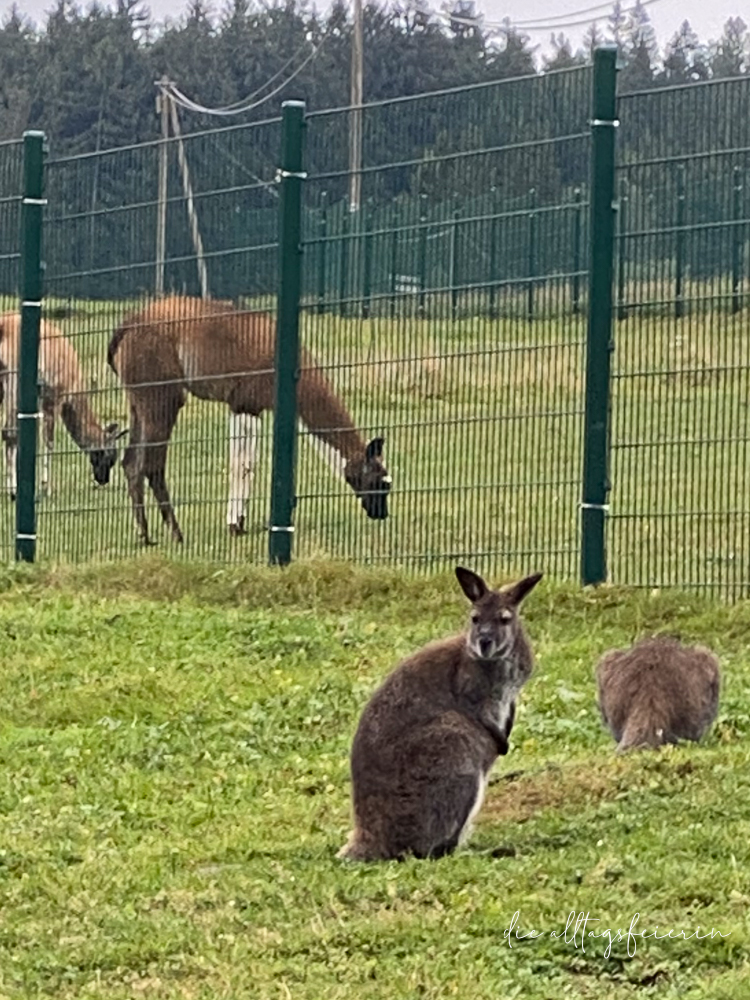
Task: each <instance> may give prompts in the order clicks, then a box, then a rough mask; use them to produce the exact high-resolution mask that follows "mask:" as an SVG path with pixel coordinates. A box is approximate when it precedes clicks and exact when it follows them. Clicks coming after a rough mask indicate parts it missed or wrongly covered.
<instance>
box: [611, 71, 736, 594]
mask: <svg viewBox="0 0 750 1000" xmlns="http://www.w3.org/2000/svg"><path fill="white" fill-rule="evenodd" d="M620 119H621V122H622V126H621V131H622V134H621V135H620V137H619V140H620V162H619V167H618V171H617V173H618V178H617V180H618V191H619V199H620V206H621V209H620V213H619V214H620V219H619V222H620V225H619V236H618V254H619V260H618V268H617V296H616V297H617V308H616V326H615V333H614V337H615V343H616V351H615V355H614V357H615V365H614V372H613V394H612V414H613V427H612V453H611V462H612V484H613V493H612V514H611V517H610V521H609V543H610V549H611V559H610V565H611V571H612V579H613V580H615V581H617V582H622V583H630V584H639V585H651V586H664V585H683V586H700V587H708V588H711V589H713V590H716V591H720V592H722V593H725V594H729V595H740V594H745V593H747V590H748V585H749V584H750V552H749V550H748V542H750V473H749V472H748V423H747V405H748V399H749V398H750V395H749V391H750V340H749V339H748V334H749V331H748V301H749V300H748V284H747V275H748V257H747V243H748V237H749V236H750V191H749V190H748V180H750V79H748V78H744V79H743V78H740V79H734V80H726V81H721V82H712V83H708V84H702V85H698V86H691V87H671V88H668V89H665V90H657V91H649V92H643V93H636V94H632V95H626V96H623V97H621V98H620Z"/></svg>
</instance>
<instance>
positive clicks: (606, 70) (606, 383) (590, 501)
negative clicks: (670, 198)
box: [581, 46, 618, 585]
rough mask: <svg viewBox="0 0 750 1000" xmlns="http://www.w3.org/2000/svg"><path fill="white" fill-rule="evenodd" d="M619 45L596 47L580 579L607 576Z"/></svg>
mask: <svg viewBox="0 0 750 1000" xmlns="http://www.w3.org/2000/svg"><path fill="white" fill-rule="evenodd" d="M616 59H617V49H616V48H615V47H610V46H606V47H601V48H598V49H596V50H595V52H594V86H593V102H592V104H593V106H592V112H593V114H592V121H591V206H590V226H589V233H590V235H589V241H590V243H589V253H590V266H589V309H588V328H587V337H586V400H585V414H584V442H583V497H582V501H581V582H582V583H583V584H584V585H585V584H590V583H601V582H602V581H604V580H606V578H607V560H606V539H605V529H606V521H605V516H606V511H607V494H608V492H609V488H610V484H609V480H608V458H609V455H608V451H609V402H610V362H611V349H612V278H613V269H614V245H615V206H614V196H615V128H616V126H617V124H618V123H617V120H616V118H615V110H616V108H615V106H616V89H617V70H616Z"/></svg>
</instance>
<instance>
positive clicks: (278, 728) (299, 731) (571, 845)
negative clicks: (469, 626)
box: [0, 558, 750, 1000]
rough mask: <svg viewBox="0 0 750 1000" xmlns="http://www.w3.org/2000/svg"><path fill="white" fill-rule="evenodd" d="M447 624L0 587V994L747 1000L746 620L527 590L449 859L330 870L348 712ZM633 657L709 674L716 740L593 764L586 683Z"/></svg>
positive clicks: (213, 589)
mask: <svg viewBox="0 0 750 1000" xmlns="http://www.w3.org/2000/svg"><path fill="white" fill-rule="evenodd" d="M464 611H465V607H464V600H463V598H462V596H461V595H460V593H459V590H458V587H457V586H456V585H455V582H453V581H452V580H451V578H450V577H449V576H445V577H440V578H429V579H426V580H414V579H413V578H408V577H406V576H401V575H400V574H398V573H397V572H395V571H382V572H378V571H365V570H359V569H353V568H350V567H346V566H340V565H339V566H337V565H334V564H330V563H326V564H317V565H316V564H299V565H296V566H294V567H292V568H291V569H290V570H289V571H285V572H278V573H276V572H272V571H269V570H265V569H258V568H257V567H250V568H248V569H242V568H237V569H229V570H228V569H224V568H220V567H214V566H209V565H206V566H202V567H190V566H186V565H179V564H175V563H170V562H168V561H166V560H165V561H160V560H159V559H150V558H148V559H147V558H144V559H142V560H138V561H134V562H132V563H125V564H120V565H115V566H103V567H98V568H79V569H59V570H57V569H30V570H29V569H26V568H21V569H15V568H14V569H12V570H6V571H4V572H3V574H2V576H0V691H1V692H2V698H0V913H1V914H2V917H1V919H0V996H2V997H12V998H16V997H18V998H21V997H22V998H24V1000H26V998H36V997H49V996H54V997H56V998H61V1000H67V998H73V997H75V998H79V997H88V996H91V997H96V998H99V997H101V998H105V1000H110V998H125V997H127V998H132V997H141V996H142V997H154V998H169V1000H172V998H183V997H186V998H201V1000H208V998H211V1000H217V998H232V1000H237V998H244V997H247V998H253V1000H255V998H263V1000H265V998H269V1000H272V998H288V997H292V998H294V1000H320V998H323V997H325V998H335V1000H338V998H342V1000H343V998H347V1000H348V998H351V997H353V996H357V997H371V998H378V1000H405V998H409V1000H411V998H438V997H439V998H443V997H450V996H457V997H472V998H478V1000H490V998H492V1000H495V998H497V997H500V996H502V997H513V996H523V997H524V998H527V1000H559V998H563V997H576V998H577V997H580V998H605V997H606V998H609V997H612V998H615V1000H621V998H622V1000H624V998H630V997H636V996H637V997H644V996H645V997H652V996H653V997H664V998H677V997H679V998H680V1000H702V998H711V1000H729V998H737V1000H740V998H742V1000H745V998H747V997H748V996H750V966H748V959H747V955H748V943H749V939H750V918H749V917H748V912H749V905H750V865H749V862H750V846H749V845H750V807H748V801H749V800H750V795H749V794H748V792H749V791H750V748H749V743H748V740H749V739H750V694H748V680H750V666H749V658H748V645H749V644H750V604H747V603H740V604H737V605H734V606H732V607H728V606H720V605H713V604H711V603H709V602H708V601H707V600H704V599H702V598H700V597H696V596H686V595H683V594H679V593H648V592H637V593H627V592H625V591H622V590H616V589H613V588H604V589H601V590H598V591H595V592H583V591H580V590H577V589H576V588H572V587H561V586H558V585H555V584H554V583H550V582H548V581H544V582H543V583H542V584H541V585H540V587H539V588H538V589H537V591H535V593H534V594H533V595H532V597H530V598H529V601H528V607H527V609H526V621H527V625H528V631H529V633H530V635H531V637H532V640H533V642H534V646H535V649H536V651H537V661H538V663H537V671H536V674H535V676H534V678H533V679H532V681H531V682H530V683H529V685H528V687H527V689H526V690H525V692H524V694H523V696H522V700H521V704H520V705H519V711H518V716H517V724H516V728H515V729H514V732H513V746H512V749H511V753H510V754H509V756H508V757H506V758H504V759H503V760H501V761H500V762H499V764H498V766H497V768H496V773H495V776H494V780H493V782H492V784H491V786H490V790H489V793H488V797H487V801H486V804H485V808H484V810H483V812H482V813H481V815H480V817H479V821H478V823H477V827H476V831H475V834H474V836H473V838H472V840H471V841H470V842H469V844H468V846H467V847H466V848H465V849H464V850H463V851H461V852H459V853H457V854H456V855H455V856H453V857H451V858H445V859H442V860H440V861H438V862H433V863H420V862H406V863H404V864H401V865H399V864H388V865H379V866H364V867H356V866H347V865H344V864H342V863H341V862H338V861H337V860H336V859H335V852H336V850H337V849H338V847H339V846H340V845H341V844H342V843H343V840H344V838H345V836H346V832H347V830H348V826H349V818H350V817H349V801H348V796H349V783H348V766H347V754H348V748H349V744H350V740H351V736H352V733H353V729H354V726H355V724H356V720H357V717H358V714H359V712H360V710H361V708H362V706H363V705H364V703H365V701H366V699H367V697H368V694H369V692H370V691H371V690H372V689H373V687H374V686H375V684H376V683H377V682H378V680H379V679H380V678H381V677H382V676H383V675H384V674H385V673H386V672H387V671H388V670H389V669H390V668H391V667H392V666H393V665H394V664H395V662H397V660H398V659H399V658H400V657H401V656H403V655H405V654H406V653H407V652H409V651H410V650H412V649H414V648H415V647H416V646H418V645H419V644H421V643H423V642H424V641H426V640H427V639H430V638H434V637H435V636H439V635H441V634H445V633H447V632H450V631H452V630H454V629H456V628H460V627H461V623H462V620H463V615H464ZM657 631H667V632H669V633H671V634H676V635H679V636H681V637H682V638H684V639H686V640H700V641H701V642H703V643H706V644H707V645H709V646H712V647H713V648H714V649H715V650H716V651H717V652H718V653H719V655H720V657H721V659H722V665H723V668H724V674H725V677H724V687H723V692H722V704H721V710H720V717H719V720H718V722H717V724H716V726H715V727H714V729H713V731H712V733H711V734H710V736H709V737H708V738H707V740H706V742H705V744H703V745H701V746H697V747H693V746H691V747H678V748H669V749H668V750H665V751H662V752H661V753H648V754H643V753H642V754H631V755H627V756H625V757H621V758H616V757H615V756H614V753H613V749H614V744H613V742H612V741H611V740H610V739H609V738H608V736H607V734H606V733H605V732H604V730H603V729H602V727H601V724H600V721H599V717H598V711H597V708H596V705H595V699H594V686H593V682H592V672H593V665H594V663H595V661H596V659H597V658H598V656H599V655H600V654H601V653H602V652H603V651H604V650H605V649H607V648H609V647H611V646H613V645H620V644H626V643H628V642H630V641H631V640H632V639H633V638H634V637H635V636H637V635H641V634H644V633H648V632H657ZM516 912H518V917H517V918H516V923H515V924H514V925H513V932H512V935H511V937H510V940H508V935H507V933H505V932H506V931H507V930H508V928H509V927H510V926H511V923H512V921H513V919H514V914H515V913H516ZM570 914H573V915H574V916H573V917H572V918H570V917H569V915H570ZM578 914H583V916H581V917H578V916H577V915H578ZM586 914H588V919H587V922H586V927H585V932H586V936H585V937H582V930H583V928H582V923H583V921H584V919H586ZM636 914H638V915H639V916H638V917H637V918H636ZM576 920H577V921H578V928H577V929H576ZM634 920H635V923H633V921H634ZM566 923H567V925H568V926H567V933H566ZM628 928H632V929H634V930H637V931H638V933H639V934H640V932H644V931H645V933H646V934H647V935H648V937H646V938H642V937H638V938H635V937H633V936H632V934H631V936H630V938H628V934H627V931H628ZM712 929H713V936H712ZM532 930H534V931H536V932H537V934H536V935H535V937H534V938H533V939H531V938H529V937H527V938H525V939H524V940H522V939H520V937H518V936H517V934H516V932H517V931H518V933H519V934H521V935H524V934H525V935H528V934H529V932H530V931H532ZM618 930H620V931H622V934H621V938H622V939H621V940H617V931H618ZM670 930H671V931H672V932H673V933H672V937H671V938H669V937H662V935H667V934H668V932H669V931H670ZM592 931H593V932H594V933H596V934H598V935H599V936H598V937H591V936H589V935H590V932H592ZM681 932H683V933H682V936H680V935H681ZM553 935H554V936H553ZM654 935H656V937H655V936H654ZM720 935H725V936H720ZM610 940H611V942H612V943H611V946H610V947H609V948H608V945H609V943H610ZM511 945H512V947H511ZM628 951H630V954H629V953H628Z"/></svg>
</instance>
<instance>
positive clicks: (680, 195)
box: [674, 163, 685, 319]
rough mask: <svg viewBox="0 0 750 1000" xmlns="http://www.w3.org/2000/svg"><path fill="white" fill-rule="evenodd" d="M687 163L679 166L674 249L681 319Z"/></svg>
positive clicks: (677, 310) (676, 309)
mask: <svg viewBox="0 0 750 1000" xmlns="http://www.w3.org/2000/svg"><path fill="white" fill-rule="evenodd" d="M684 225H685V164H684V163H680V164H679V165H678V167H677V231H676V233H675V249H674V271H675V276H674V314H675V316H676V317H677V319H680V318H681V317H682V316H683V315H684V314H685V303H684V301H683V298H682V296H683V270H684V267H685V230H684V228H683V227H684Z"/></svg>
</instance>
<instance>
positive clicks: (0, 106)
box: [0, 0, 750, 156]
mask: <svg viewBox="0 0 750 1000" xmlns="http://www.w3.org/2000/svg"><path fill="white" fill-rule="evenodd" d="M364 32H365V44H364V50H365V64H366V65H365V100H366V101H373V100H379V99H387V98H391V97H396V96H402V95H411V94H417V93H421V92H424V91H430V90H435V89H438V88H448V87H454V86H457V85H462V84H471V83H476V82H482V81H488V80H495V79H504V78H508V77H513V76H519V75H524V74H528V73H542V74H543V73H547V72H549V71H551V70H555V69H560V68H564V67H567V66H572V65H577V64H585V63H586V62H587V61H588V60H589V59H590V54H591V50H592V48H593V47H594V46H595V45H596V44H598V43H600V42H602V41H604V40H614V41H616V42H618V44H619V45H620V50H621V61H622V71H621V73H620V80H619V90H620V92H621V93H627V92H629V91H633V90H639V89H642V88H647V87H652V86H662V85H670V84H675V83H683V82H689V81H700V80H707V79H712V78H723V77H732V76H740V75H744V74H748V73H750V38H749V36H748V30H747V27H746V25H745V23H744V22H743V21H742V19H741V18H739V17H736V18H731V19H730V20H729V21H728V22H727V23H726V25H725V27H724V31H723V34H722V36H721V37H720V38H718V39H714V40H710V39H699V38H698V37H697V36H696V34H695V33H694V32H693V30H692V29H691V27H690V25H689V24H688V23H687V22H685V23H683V24H682V25H681V26H676V31H675V34H674V36H673V38H672V39H671V41H669V43H668V44H667V45H666V48H665V49H663V50H660V48H659V46H658V44H657V40H656V37H655V34H654V31H653V27H652V25H651V24H650V21H649V17H648V13H647V11H646V9H645V8H643V7H641V6H639V5H636V7H635V9H634V10H632V11H631V12H630V13H629V14H627V15H625V14H624V13H623V12H622V9H621V7H620V6H619V5H617V4H616V5H615V6H614V8H613V11H612V13H611V15H610V17H609V18H607V19H606V20H604V21H602V22H600V23H599V24H597V25H594V26H592V28H591V29H590V30H589V31H588V33H587V35H586V38H585V43H584V46H583V47H582V48H581V49H580V50H578V51H574V49H573V47H572V46H571V43H570V41H569V40H568V39H567V38H566V37H565V36H564V35H558V36H556V37H554V39H553V40H552V54H551V55H544V56H540V55H539V54H538V53H537V51H536V47H535V46H534V45H532V43H531V41H530V40H529V38H528V37H526V36H525V35H523V34H522V33H520V32H518V31H514V30H512V29H508V30H506V31H494V32H493V31H487V30H483V28H482V27H481V25H475V26H473V25H471V24H467V23H466V22H464V21H463V20H461V21H460V22H459V21H458V20H456V21H451V22H450V23H448V24H445V23H443V24H441V23H439V22H438V21H437V20H436V19H435V18H433V17H430V16H429V15H428V13H427V11H426V9H425V8H424V7H423V6H421V0H412V2H411V3H410V2H409V0H406V2H403V0H388V2H387V3H385V4H373V3H370V4H367V5H366V7H365V12H364ZM321 42H322V43H323V44H322V46H321V47H320V50H319V52H318V53H317V55H316V56H315V58H313V59H312V60H311V61H310V62H309V63H308V64H307V65H306V66H305V67H304V69H303V70H302V71H301V72H300V73H299V75H297V76H296V77H295V79H294V80H293V81H292V82H291V83H290V84H289V85H288V86H287V87H286V88H284V89H283V90H281V91H280V93H279V94H278V95H277V96H275V97H274V98H273V99H271V100H270V101H268V102H266V103H265V104H262V105H261V106H259V107H258V108H256V109H255V110H254V111H251V112H249V113H248V114H246V115H244V116H242V117H241V118H239V119H237V118H234V119H224V122H225V123H227V124H228V123H229V122H230V121H231V122H237V121H238V120H239V121H251V120H253V118H255V119H258V118H265V117H268V116H269V115H272V114H277V113H278V108H279V104H280V102H281V100H282V99H283V98H285V97H302V98H304V99H305V100H306V101H307V102H308V106H309V108H310V109H311V110H315V109H322V108H328V107H337V106H341V105H345V104H347V103H348V99H349V53H350V42H351V21H350V15H349V11H348V9H347V7H346V6H344V4H342V3H334V5H333V6H332V7H331V8H330V10H329V11H328V12H327V13H326V14H325V15H320V14H318V13H315V12H314V11H313V10H312V9H311V8H310V7H309V6H308V5H307V4H306V3H305V2H304V0H301V2H300V0H287V2H275V3H271V4H261V3H259V2H249V0H230V3H229V4H228V5H227V6H226V7H224V8H223V9H222V10H221V11H215V10H212V9H210V8H209V7H208V6H207V5H206V4H205V2H204V0H191V2H190V4H189V6H188V8H187V10H186V12H185V14H184V15H183V16H182V17H181V18H179V19H178V20H175V21H173V22H167V23H165V24H156V23H155V22H153V21H152V19H151V17H150V14H149V12H148V9H147V7H145V6H144V5H142V4H140V3H138V2H136V0H119V2H118V3H117V5H116V7H114V8H113V9H110V8H105V7H103V6H101V5H99V4H97V3H94V4H92V5H91V6H89V7H87V8H85V9H84V8H82V7H81V6H79V5H77V4H75V3H72V2H70V0H58V3H57V6H55V7H53V8H52V9H51V11H50V14H49V16H48V19H47V22H46V24H45V25H44V26H43V27H41V28H39V27H36V26H35V25H34V24H32V23H31V22H30V21H29V20H27V19H26V18H25V17H24V16H23V14H22V13H21V12H20V11H19V10H18V9H13V10H12V11H11V13H10V15H9V16H8V17H6V19H5V22H4V24H3V25H2V28H0V140H2V139H8V138H12V137H16V136H18V135H20V134H21V132H22V131H23V130H24V129H26V128H40V129H43V130H44V131H45V132H46V133H47V135H48V136H49V139H50V142H51V145H52V148H53V149H54V153H55V155H58V156H59V155H65V154H73V153H82V152H89V151H93V150H96V149H105V148H108V147H112V146H119V145H123V144H127V143H134V142H141V141H143V140H147V139H152V138H156V137H157V136H158V119H157V116H156V113H155V104H154V98H155V94H156V88H155V83H154V82H155V81H156V80H157V79H158V78H160V77H161V76H162V74H167V75H168V76H170V77H171V78H172V79H173V80H174V81H175V82H176V84H177V85H178V86H179V87H180V89H181V90H182V91H183V92H184V93H186V94H187V95H189V96H190V97H191V98H193V99H194V100H197V101H199V102H201V103H202V104H204V105H206V106H209V107H216V106H224V105H228V104H231V103H232V102H235V101H241V100H243V99H244V98H245V97H246V96H247V95H248V94H251V93H253V92H254V91H256V90H258V89H259V88H263V87H264V86H265V85H266V83H267V82H268V81H269V78H271V77H273V76H274V74H276V73H277V72H278V71H279V70H280V69H282V68H283V66H284V65H285V64H286V63H288V62H289V61H290V59H291V64H290V65H289V68H288V69H287V70H286V71H284V72H283V73H282V74H281V76H280V77H279V78H278V79H277V81H276V82H277V83H278V82H280V81H282V80H283V79H284V77H285V76H287V75H288V74H289V72H291V71H292V70H293V69H295V68H296V67H297V66H298V65H299V64H300V63H301V62H302V60H303V59H304V58H305V56H306V55H308V54H309V53H310V51H311V48H310V43H312V45H314V46H318V45H320V44H321ZM295 53H297V56H296V59H295V58H293V57H295ZM269 89H272V88H271V87H269V88H268V89H267V90H265V91H263V90H261V93H260V95H259V97H263V96H265V94H267V93H268V90H269ZM215 124H217V121H216V119H208V118H206V117H202V116H200V115H197V114H184V115H183V128H184V130H185V131H195V130H197V129H201V128H205V127H207V126H210V125H215Z"/></svg>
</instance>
